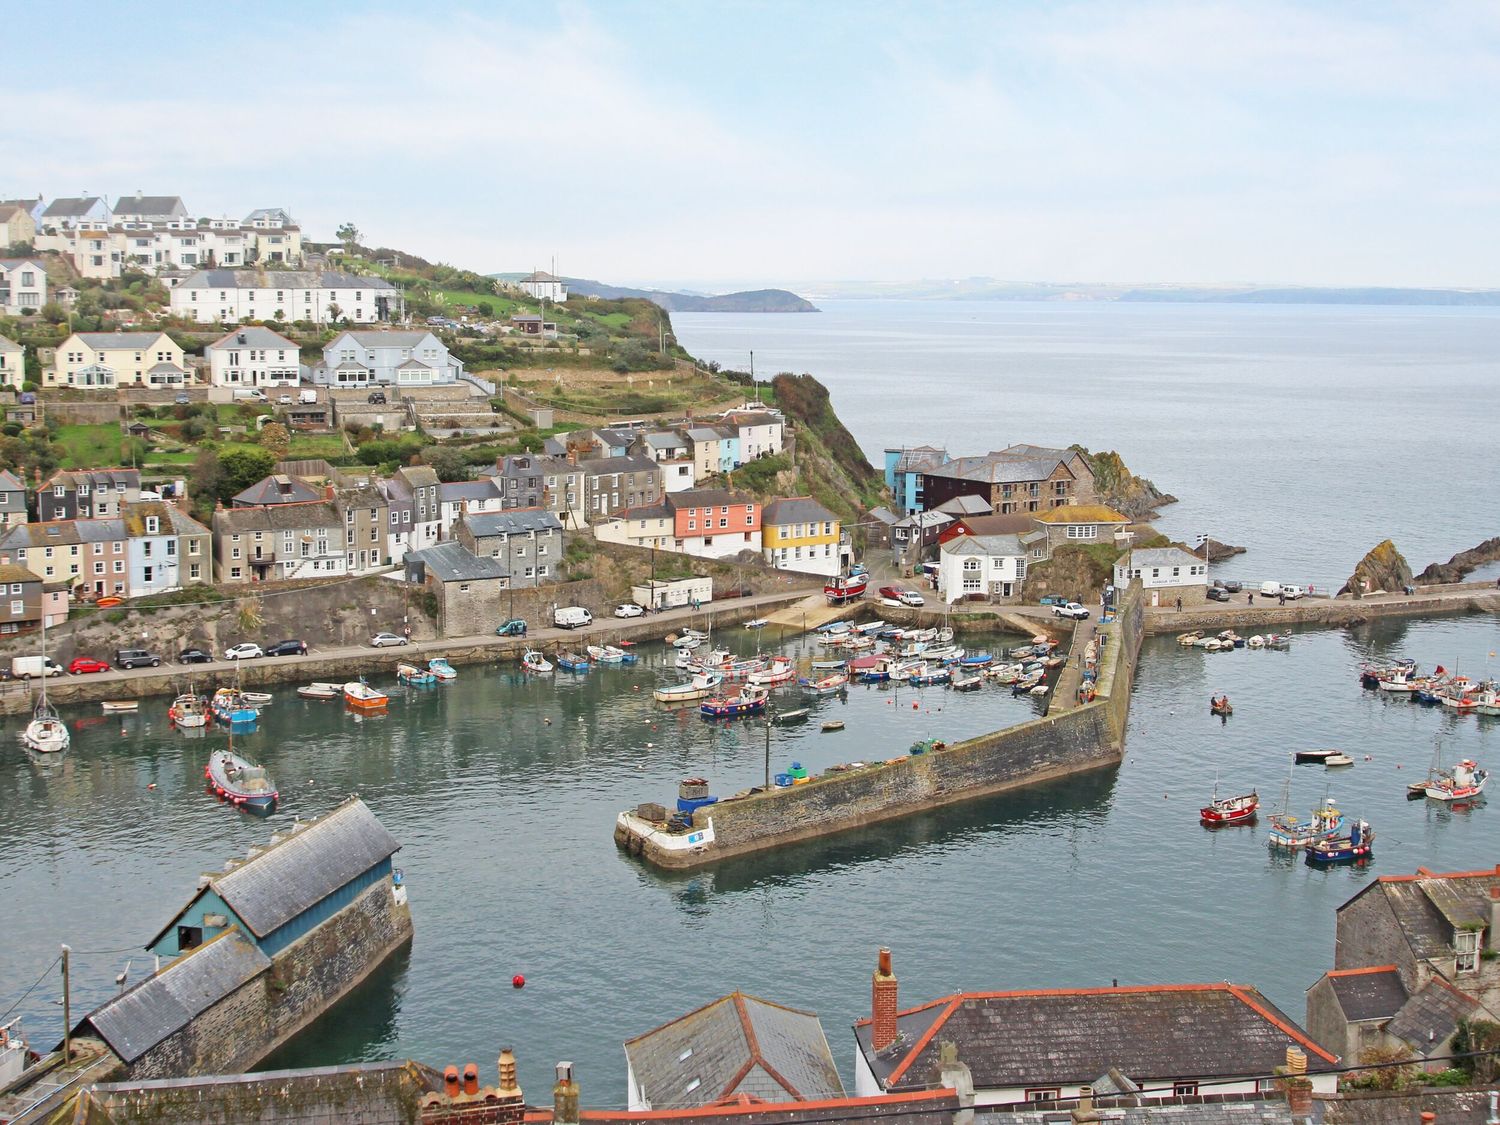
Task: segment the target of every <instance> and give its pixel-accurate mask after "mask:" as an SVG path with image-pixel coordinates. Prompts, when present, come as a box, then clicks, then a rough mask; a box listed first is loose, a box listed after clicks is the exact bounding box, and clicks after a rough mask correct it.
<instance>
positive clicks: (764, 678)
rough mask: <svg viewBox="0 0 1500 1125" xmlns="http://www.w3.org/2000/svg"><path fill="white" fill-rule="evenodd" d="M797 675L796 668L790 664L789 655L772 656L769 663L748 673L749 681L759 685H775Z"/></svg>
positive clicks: (790, 679) (789, 681)
mask: <svg viewBox="0 0 1500 1125" xmlns="http://www.w3.org/2000/svg"><path fill="white" fill-rule="evenodd" d="M796 675H797V669H796V667H795V666H794V665H793V664H792V658H791V657H790V656H773V657H771V663H770V664H768V665H766V666H765V667H764V668H762V669H761V670H760V671H759V672H752V673H751V674H750V683H752V684H755V685H758V686H760V687H777V686H779V685H781V684H787V683H791V682H792V679H793V677H795V676H796Z"/></svg>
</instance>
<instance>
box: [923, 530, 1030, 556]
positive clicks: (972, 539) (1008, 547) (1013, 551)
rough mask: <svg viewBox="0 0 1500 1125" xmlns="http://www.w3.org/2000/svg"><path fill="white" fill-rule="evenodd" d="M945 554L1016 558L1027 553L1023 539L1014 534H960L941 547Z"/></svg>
mask: <svg viewBox="0 0 1500 1125" xmlns="http://www.w3.org/2000/svg"><path fill="white" fill-rule="evenodd" d="M941 550H942V552H943V554H945V555H991V556H995V557H997V558H1016V557H1019V556H1021V555H1024V554H1025V553H1026V548H1025V547H1023V546H1021V540H1020V539H1019V538H1018V537H1016V536H1014V535H960V536H959V537H958V538H956V539H950V540H948V542H946V543H944V544H943V545H942V548H941Z"/></svg>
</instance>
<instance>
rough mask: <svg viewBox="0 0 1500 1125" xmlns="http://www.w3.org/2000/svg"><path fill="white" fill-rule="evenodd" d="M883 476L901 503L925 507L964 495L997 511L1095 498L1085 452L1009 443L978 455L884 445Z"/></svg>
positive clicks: (1032, 509)
mask: <svg viewBox="0 0 1500 1125" xmlns="http://www.w3.org/2000/svg"><path fill="white" fill-rule="evenodd" d="M893 454H894V455H895V456H894V457H893ZM914 476H919V477H920V481H919V482H914V480H913V477H914ZM886 480H887V482H888V483H890V484H891V486H892V488H893V490H895V491H896V493H897V498H898V501H899V502H901V503H902V504H908V503H915V504H918V505H920V507H921V508H922V509H925V510H931V509H933V508H936V507H938V506H939V505H941V504H943V503H945V502H947V501H949V500H952V499H953V498H954V497H956V496H968V495H973V496H979V497H982V498H983V499H984V500H985V502H986V503H988V504H989V505H990V509H991V510H992V511H993V512H995V513H996V514H999V515H1010V514H1012V513H1015V512H1042V511H1046V510H1047V509H1049V508H1057V507H1062V506H1063V505H1066V504H1093V503H1096V502H1097V492H1096V490H1095V487H1094V474H1093V470H1092V469H1090V468H1089V465H1088V461H1087V460H1086V459H1085V458H1084V456H1083V454H1081V453H1080V452H1079V451H1078V450H1076V449H1052V448H1048V447H1046V446H1040V445H1012V446H1007V447H1006V448H1005V449H1000V450H996V451H993V452H990V453H986V454H984V455H983V456H981V457H949V456H948V454H947V452H946V451H944V450H934V449H930V448H926V447H920V446H919V447H916V448H914V449H909V450H889V449H888V450H886Z"/></svg>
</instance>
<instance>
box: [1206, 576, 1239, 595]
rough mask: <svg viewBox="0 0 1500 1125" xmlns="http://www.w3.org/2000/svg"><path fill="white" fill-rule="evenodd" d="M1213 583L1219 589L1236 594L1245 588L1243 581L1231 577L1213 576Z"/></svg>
mask: <svg viewBox="0 0 1500 1125" xmlns="http://www.w3.org/2000/svg"><path fill="white" fill-rule="evenodd" d="M1214 585H1215V586H1217V587H1218V588H1219V589H1221V590H1227V591H1228V592H1229V593H1231V594H1238V593H1239V592H1240V591H1241V590H1243V589H1244V588H1245V585H1244V583H1242V582H1238V581H1236V580H1235V579H1233V578H1222V579H1221V578H1215V579H1214Z"/></svg>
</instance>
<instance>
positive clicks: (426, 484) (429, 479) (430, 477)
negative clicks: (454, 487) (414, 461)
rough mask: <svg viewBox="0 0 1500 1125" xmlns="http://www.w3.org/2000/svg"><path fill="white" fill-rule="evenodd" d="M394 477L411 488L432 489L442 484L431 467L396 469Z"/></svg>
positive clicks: (412, 466)
mask: <svg viewBox="0 0 1500 1125" xmlns="http://www.w3.org/2000/svg"><path fill="white" fill-rule="evenodd" d="M396 476H397V477H398V478H399V479H401V480H403V481H405V482H406V484H407V485H408V486H409V487H411V488H432V487H435V486H436V485H438V484H441V483H442V482H441V481H439V480H438V475H437V470H436V469H434V468H433V467H432V466H431V465H407V466H405V467H403V468H400V469H397V470H396Z"/></svg>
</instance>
